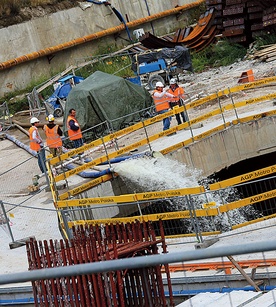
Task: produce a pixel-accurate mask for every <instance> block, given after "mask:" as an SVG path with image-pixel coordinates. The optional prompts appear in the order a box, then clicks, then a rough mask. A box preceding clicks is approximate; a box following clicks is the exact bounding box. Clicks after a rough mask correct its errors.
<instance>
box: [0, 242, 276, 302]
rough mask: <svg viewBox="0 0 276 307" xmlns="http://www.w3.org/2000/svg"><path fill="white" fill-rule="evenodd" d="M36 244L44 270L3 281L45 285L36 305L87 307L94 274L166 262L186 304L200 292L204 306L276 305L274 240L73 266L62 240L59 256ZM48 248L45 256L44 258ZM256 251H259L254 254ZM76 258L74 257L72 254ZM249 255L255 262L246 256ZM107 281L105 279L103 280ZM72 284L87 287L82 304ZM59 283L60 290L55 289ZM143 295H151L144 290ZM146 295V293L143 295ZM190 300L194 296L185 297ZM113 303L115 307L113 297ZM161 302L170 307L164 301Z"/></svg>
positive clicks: (175, 291)
mask: <svg viewBox="0 0 276 307" xmlns="http://www.w3.org/2000/svg"><path fill="white" fill-rule="evenodd" d="M36 244H37V249H36V250H35V249H34V250H33V255H35V254H36V255H37V257H40V255H41V257H42V263H41V264H40V265H41V266H42V268H40V269H35V268H34V267H33V269H32V270H31V271H28V272H20V273H13V274H4V275H3V274H2V275H0V284H1V285H8V284H10V283H22V282H26V281H32V282H33V284H34V285H35V288H36V289H39V286H40V285H42V288H41V292H37V291H34V300H36V301H37V303H36V306H45V304H49V302H50V301H49V300H55V302H57V304H56V305H53V306H61V305H62V304H64V303H66V302H63V303H62V302H61V300H65V301H66V299H67V300H68V306H87V305H85V299H89V296H87V295H86V294H85V293H86V292H89V291H92V289H95V285H96V284H97V281H96V283H95V280H93V278H94V279H95V278H97V277H98V276H106V278H111V279H112V276H114V275H113V274H114V272H117V274H118V272H120V271H121V272H131V271H132V272H135V270H137V269H141V268H150V267H153V266H160V265H166V264H169V269H170V283H171V285H172V294H173V296H174V300H175V301H178V302H182V303H183V304H184V303H186V302H187V304H186V305H183V306H195V307H198V306H201V305H200V304H199V302H198V301H197V296H195V295H196V294H199V293H200V294H201V295H199V299H201V300H203V301H204V306H209V305H210V306H214V304H217V305H218V304H221V305H218V306H222V305H225V306H230V307H237V306H240V305H241V304H242V305H241V306H264V307H265V306H272V304H273V303H275V302H276V295H275V293H274V291H270V290H273V289H275V272H274V266H275V261H274V263H273V261H272V258H273V256H272V255H275V250H276V243H275V240H274V241H258V242H254V243H246V244H243V245H241V244H231V245H224V246H220V247H210V248H207V249H196V250H195V249H192V248H191V249H190V250H182V251H178V252H169V253H164V254H162V255H161V254H157V255H151V256H140V257H134V258H133V257H131V258H126V259H115V260H106V261H101V262H90V263H83V262H82V261H78V260H77V258H76V263H74V265H72V264H70V263H68V265H66V266H63V265H61V263H60V261H62V259H65V258H64V257H66V255H67V256H69V255H70V253H67V252H66V253H64V254H62V253H61V251H62V250H63V248H61V249H60V248H58V247H57V249H56V248H55V246H59V245H60V246H62V245H63V243H62V241H60V242H56V243H54V242H52V243H51V244H52V245H50V244H49V248H50V249H49V252H50V250H51V249H52V251H56V253H57V255H58V254H60V256H57V257H56V256H55V257H50V258H49V257H48V258H47V257H46V256H47V246H48V244H47V242H45V241H44V243H42V242H38V243H36ZM35 246H36V245H34V247H35ZM85 250H87V248H85V249H84V250H83V251H82V252H81V250H80V251H79V254H76V257H79V260H80V259H81V255H82V256H84V255H85V254H86V252H84V251H85ZM89 250H90V248H89ZM30 252H31V250H30ZM44 252H45V258H44V256H43V255H44ZM78 255H79V256H78ZM250 255H251V257H250ZM252 255H254V258H253V257H252ZM32 257H33V256H32ZM71 257H73V254H72V256H71ZM249 258H250V259H251V261H250V260H246V259H249ZM43 259H44V260H43ZM72 259H73V258H72ZM241 259H243V261H242V260H241ZM51 261H53V262H54V263H55V267H54V268H53V267H52V268H48V267H47V265H46V266H44V263H49V264H50V263H51ZM85 262H86V261H85ZM198 270H199V271H200V273H199V272H198ZM163 273H164V271H163ZM100 274H101V275H100ZM108 276H109V277H108ZM71 277H74V278H73V280H74V282H72V284H68V285H67V286H66V284H67V282H68V280H70V278H71ZM58 280H61V283H55V282H56V281H58ZM82 280H88V281H89V280H90V281H91V283H90V285H89V286H88V285H87V286H83V287H80V285H81V284H82ZM103 281H104V280H101V283H102V282H103ZM41 282H42V284H41ZM163 284H164V286H165V287H164V290H165V294H166V296H167V297H168V293H166V290H167V288H166V279H165V278H163ZM73 286H75V290H74V291H76V290H77V289H79V290H80V291H82V296H81V297H79V302H77V300H76V298H74V301H73V300H70V295H71V294H70V293H69V292H68V291H69V290H70V287H71V288H73ZM55 287H56V289H57V291H56V292H51V291H53V290H54V289H55ZM108 289H110V288H109V287H108V288H106V289H105V293H107V291H108ZM46 291H49V293H51V295H50V296H49V300H48V298H47V297H43V296H42V295H43V294H44V293H46ZM123 291H127V285H126V284H123ZM151 291H153V289H151ZM110 293H111V292H110ZM204 293H207V295H206V296H204ZM144 295H147V294H146V293H145V294H144ZM131 297H132V296H131ZM135 297H136V300H137V299H138V298H139V297H140V296H139V294H138V293H136V295H135ZM141 297H143V294H142V295H141ZM40 298H41V300H40ZM90 298H91V297H90ZM92 298H93V297H92ZM94 298H95V297H94ZM111 298H112V294H111V295H110V296H109V299H111ZM187 299H189V300H188V301H186V300H187ZM58 300H59V301H58ZM184 301H186V302H184ZM13 302H15V300H13ZM83 302H84V305H83ZM53 304H54V303H53ZM208 304H209V305H208ZM247 304H248V305H247ZM251 304H252V305H251ZM254 304H255V305H254ZM108 306H113V304H112V301H111V304H109V305H108ZM127 306H135V304H128V305H127ZM145 306H150V305H145ZM158 306H159V305H158ZM160 306H167V305H166V304H165V303H162V304H160Z"/></svg>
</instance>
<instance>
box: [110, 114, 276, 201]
mask: <svg viewBox="0 0 276 307" xmlns="http://www.w3.org/2000/svg"><path fill="white" fill-rule="evenodd" d="M275 135H276V117H267V118H262V119H259V120H257V121H254V122H249V123H244V124H239V125H235V126H232V127H229V128H227V129H226V130H225V131H222V132H219V133H217V134H214V135H212V136H210V137H208V138H206V139H203V140H201V141H199V142H196V143H194V144H191V145H189V146H187V147H185V148H182V149H179V150H177V151H175V152H172V153H170V154H168V155H166V157H167V158H170V159H173V160H177V161H179V162H181V163H183V164H186V165H188V166H190V167H192V168H194V169H198V170H202V171H203V173H202V175H203V176H204V177H208V176H210V175H212V174H214V173H216V172H218V171H220V170H222V169H224V168H226V167H229V166H230V165H232V164H235V163H237V162H240V161H243V160H246V159H250V158H254V157H257V156H262V155H264V154H268V153H271V152H275V149H276V138H275ZM254 167H255V169H258V165H254ZM112 188H113V191H114V194H115V195H121V194H128V193H133V191H130V190H129V189H128V188H127V186H126V185H125V184H124V182H123V181H122V180H121V179H120V178H116V179H114V180H113V181H112Z"/></svg>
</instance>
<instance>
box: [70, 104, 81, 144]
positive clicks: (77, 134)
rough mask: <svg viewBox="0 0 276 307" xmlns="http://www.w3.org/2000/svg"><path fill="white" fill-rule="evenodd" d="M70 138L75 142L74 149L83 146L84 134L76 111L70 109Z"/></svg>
mask: <svg viewBox="0 0 276 307" xmlns="http://www.w3.org/2000/svg"><path fill="white" fill-rule="evenodd" d="M67 129H68V136H69V139H70V140H71V141H73V144H74V147H75V148H78V147H81V146H82V145H83V139H82V133H81V128H80V125H79V123H78V121H77V119H76V110H75V109H70V110H69V115H68V117H67Z"/></svg>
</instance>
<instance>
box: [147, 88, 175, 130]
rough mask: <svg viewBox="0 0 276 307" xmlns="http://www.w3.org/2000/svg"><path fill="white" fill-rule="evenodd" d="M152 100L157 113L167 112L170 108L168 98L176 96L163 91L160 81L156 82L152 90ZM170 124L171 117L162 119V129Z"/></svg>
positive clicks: (166, 128) (165, 128) (167, 127)
mask: <svg viewBox="0 0 276 307" xmlns="http://www.w3.org/2000/svg"><path fill="white" fill-rule="evenodd" d="M152 97H153V101H154V104H155V109H156V112H157V113H158V114H163V113H165V112H168V111H169V109H170V104H169V99H172V98H176V96H174V95H172V94H170V93H168V92H166V91H164V85H163V83H162V82H156V86H155V90H154V92H153V95H152ZM170 125H171V117H166V118H164V119H163V131H165V130H168V129H169V128H170Z"/></svg>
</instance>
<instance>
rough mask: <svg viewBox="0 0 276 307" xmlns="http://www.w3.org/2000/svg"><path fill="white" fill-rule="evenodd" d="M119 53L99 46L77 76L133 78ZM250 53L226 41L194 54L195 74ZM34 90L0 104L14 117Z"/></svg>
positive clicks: (262, 41) (265, 40)
mask: <svg viewBox="0 0 276 307" xmlns="http://www.w3.org/2000/svg"><path fill="white" fill-rule="evenodd" d="M49 1H50V0H49ZM275 41H276V35H267V36H262V37H258V38H257V39H256V41H255V42H254V44H253V45H254V48H255V49H258V48H260V46H263V45H267V44H271V43H275ZM116 51H118V50H117V48H116V46H115V45H109V46H100V47H99V49H98V52H97V54H96V55H95V56H94V57H93V58H89V59H86V61H87V62H88V63H90V64H88V65H86V66H84V67H82V68H80V69H77V70H76V74H77V75H80V76H82V77H84V78H86V77H88V76H89V75H91V74H92V73H93V72H95V71H97V70H100V71H103V72H106V73H109V74H116V75H117V76H120V77H124V78H126V77H133V76H134V72H133V71H132V70H131V57H130V55H129V54H127V53H123V54H116ZM247 52H248V50H247V48H245V47H244V46H242V45H240V44H231V43H229V42H228V41H227V40H221V41H219V42H218V43H217V44H214V45H211V46H209V47H208V48H206V49H204V50H202V51H201V52H198V53H192V54H191V57H192V63H193V67H194V71H195V72H202V71H204V70H206V69H208V68H212V67H219V66H227V65H231V64H232V63H234V62H236V61H237V60H239V59H243V58H245V56H246V54H247ZM43 81H46V80H43ZM42 83H43V82H41V83H40V84H42ZM35 86H37V84H36V85H35V84H31V85H30V86H29V87H28V88H26V89H25V90H22V91H18V92H14V93H11V94H9V95H8V96H5V97H2V98H0V104H1V103H3V102H4V101H8V104H9V109H10V112H11V113H12V114H13V113H15V112H18V111H20V110H24V109H28V107H29V105H28V100H27V97H26V95H23V94H24V93H29V92H31V91H32V89H33V88H34V87H35ZM41 94H42V96H43V98H44V99H47V98H48V97H49V96H50V95H51V94H52V88H47V89H45V90H44V91H43V92H42V93H41ZM15 96H16V97H17V98H16V99H11V98H12V97H15Z"/></svg>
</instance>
